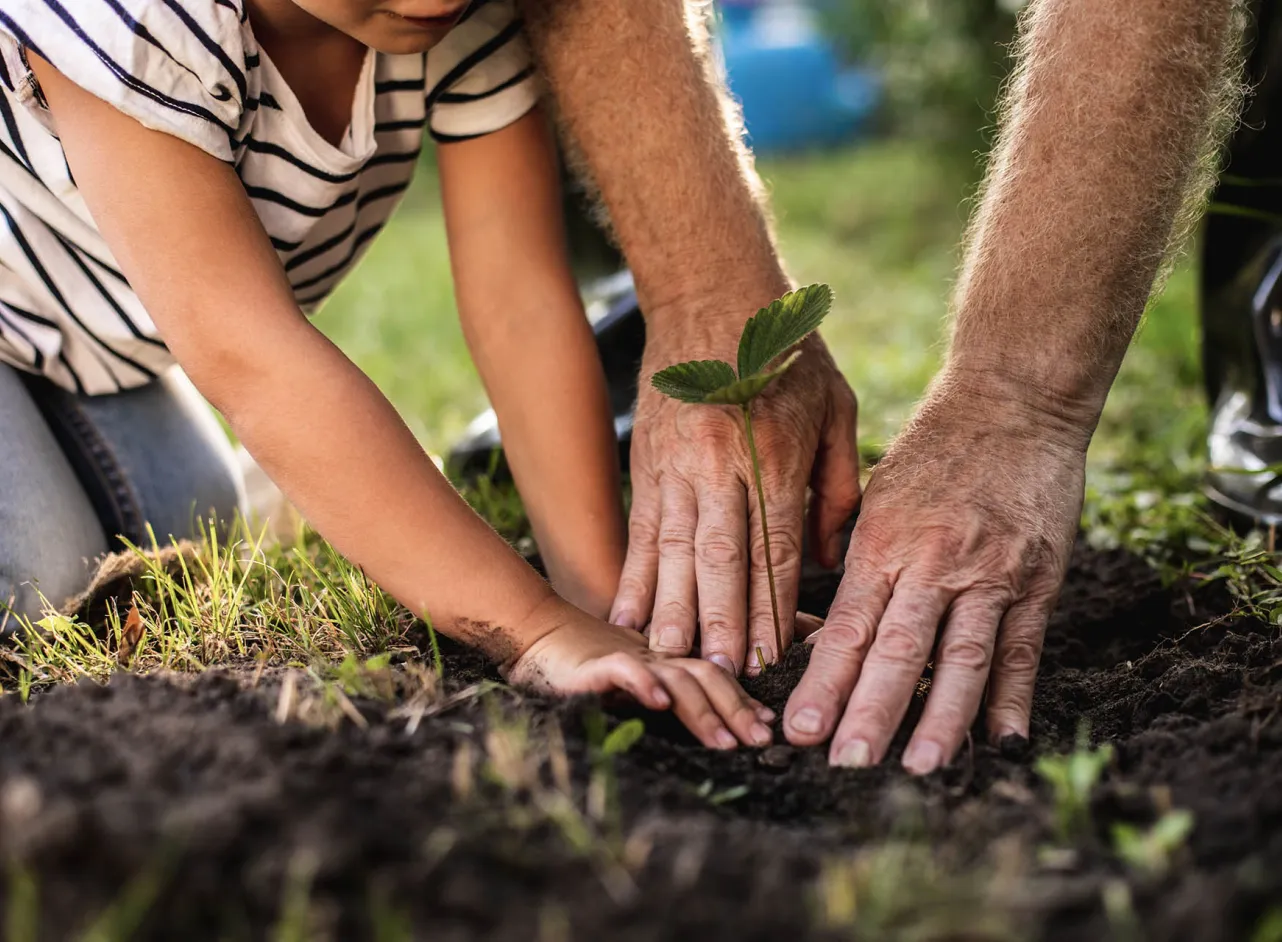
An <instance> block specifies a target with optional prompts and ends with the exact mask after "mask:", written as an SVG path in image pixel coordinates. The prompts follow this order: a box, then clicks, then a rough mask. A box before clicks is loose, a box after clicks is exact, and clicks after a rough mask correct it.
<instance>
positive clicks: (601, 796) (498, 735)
mask: <svg viewBox="0 0 1282 942" xmlns="http://www.w3.org/2000/svg"><path fill="white" fill-rule="evenodd" d="M592 716H593V714H592V713H589V714H588V716H587V718H586V722H587V724H588V727H589V729H588V740H589V750H588V765H589V768H588V781H587V785H586V788H585V789H584V790H583V791H582V792H580V791H579V790H578V789H576V787H575V783H574V781H573V778H572V774H571V763H570V759H569V757H568V755H567V754H566V749H565V740H564V737H563V736H562V734H561V731H560V728H559V726H556V725H552V726H550V727H548V728H547V729H546V730H545V731H542V730H541V731H539V732H537V733H536V732H535V730H534V729H533V728H532V726H531V722H530V717H529V715H528V714H526V713H524V712H521V711H520V710H517V711H513V712H512V713H511V714H508V713H505V712H504V711H503V710H502V708H501V707H500V706H499V705H498V703H497V700H494V699H492V700H491V701H490V705H489V720H488V722H487V728H486V732H485V735H484V738H483V744H484V745H483V748H484V755H483V756H482V757H481V758H480V761H479V762H478V760H477V757H476V756H475V755H474V754H473V751H472V746H471V744H470V743H469V742H467V741H464V742H463V743H461V744H460V746H459V747H458V749H457V750H456V752H455V757H454V769H453V772H452V776H451V777H452V779H453V786H454V793H455V797H456V798H458V799H460V800H462V801H468V800H471V799H473V798H474V796H475V795H476V793H477V781H476V769H477V768H478V766H479V768H480V772H481V783H482V784H490V785H493V786H497V787H498V788H499V789H500V792H501V795H502V796H503V804H502V808H501V812H500V813H501V821H502V823H503V825H504V826H505V828H507V829H510V830H512V831H515V832H516V833H518V834H522V833H526V832H529V831H531V830H534V829H538V828H544V827H547V828H551V829H552V830H553V832H554V833H557V834H559V835H560V837H561V839H562V841H563V843H564V846H565V847H566V848H567V849H568V850H569V851H570V852H571V853H572V854H573V855H574V856H576V857H580V858H582V859H584V860H585V861H587V862H588V863H589V864H590V865H591V866H592V869H593V870H594V871H595V873H596V874H597V876H598V878H599V879H600V880H601V884H602V886H603V887H604V888H605V890H606V892H607V893H608V894H609V895H610V897H611V898H612V899H613V900H615V901H616V902H618V903H624V902H627V901H629V900H631V899H633V898H634V897H635V895H636V893H637V887H636V883H635V881H634V880H633V878H632V874H633V873H634V872H635V871H636V870H637V869H638V868H639V867H641V866H642V865H643V864H644V863H645V860H646V859H648V855H649V850H650V841H649V839H648V838H647V836H646V834H645V833H643V832H642V830H641V829H638V832H637V833H634V834H631V835H625V834H624V833H623V829H622V825H621V816H620V812H619V806H618V796H617V784H616V780H615V775H614V760H615V758H616V757H617V756H619V755H621V754H622V753H623V752H626V751H627V750H628V749H629V748H631V747H632V745H633V744H635V743H636V741H637V740H638V739H639V738H640V736H641V735H642V734H643V733H644V728H643V727H642V726H641V723H640V721H639V720H633V721H628V722H625V723H621V724H619V725H618V726H616V727H615V728H614V729H612V730H610V731H609V732H607V731H606V730H605V721H604V718H603V717H600V718H599V720H593V719H592ZM580 796H581V797H580Z"/></svg>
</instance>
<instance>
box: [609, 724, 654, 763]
mask: <svg viewBox="0 0 1282 942" xmlns="http://www.w3.org/2000/svg"><path fill="white" fill-rule="evenodd" d="M644 735H645V724H644V723H643V722H641V721H640V720H636V719H633V720H624V721H623V722H622V723H620V724H619V725H618V726H616V727H614V729H612V730H610V735H609V736H606V737H605V741H604V742H603V743H601V754H602V755H604V756H621V755H623V754H624V753H625V752H627V751H628V750H629V749H631V748H632V747H633V746H635V745H636V744H637V740H639V739H640V738H641V737H642V736H644Z"/></svg>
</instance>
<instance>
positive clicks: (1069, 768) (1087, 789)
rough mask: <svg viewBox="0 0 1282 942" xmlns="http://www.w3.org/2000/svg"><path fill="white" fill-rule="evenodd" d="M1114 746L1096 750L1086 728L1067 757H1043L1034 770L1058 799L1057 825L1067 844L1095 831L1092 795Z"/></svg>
mask: <svg viewBox="0 0 1282 942" xmlns="http://www.w3.org/2000/svg"><path fill="white" fill-rule="evenodd" d="M1112 761H1113V747H1112V746H1111V745H1109V744H1107V743H1105V744H1104V745H1102V746H1100V747H1099V748H1098V749H1092V748H1091V746H1090V739H1089V736H1088V733H1087V730H1086V727H1085V725H1083V726H1082V728H1080V729H1079V730H1078V731H1077V748H1076V749H1075V750H1074V751H1073V752H1071V753H1069V754H1068V755H1065V756H1042V757H1041V758H1040V759H1038V760H1037V764H1036V765H1035V766H1034V768H1035V769H1036V771H1037V774H1038V775H1040V776H1041V777H1042V778H1043V779H1044V780H1045V781H1046V782H1047V783H1048V784H1049V785H1050V787H1051V791H1052V792H1053V793H1054V796H1055V826H1056V830H1057V831H1058V834H1059V838H1060V840H1061V841H1063V842H1065V843H1069V842H1071V841H1072V840H1073V839H1074V838H1075V837H1077V836H1079V835H1084V834H1086V833H1087V832H1089V831H1090V828H1091V794H1092V792H1094V791H1095V785H1096V784H1097V783H1098V782H1099V780H1100V776H1102V775H1103V774H1104V770H1105V769H1106V768H1107V767H1108V764H1109V763H1110V762H1112Z"/></svg>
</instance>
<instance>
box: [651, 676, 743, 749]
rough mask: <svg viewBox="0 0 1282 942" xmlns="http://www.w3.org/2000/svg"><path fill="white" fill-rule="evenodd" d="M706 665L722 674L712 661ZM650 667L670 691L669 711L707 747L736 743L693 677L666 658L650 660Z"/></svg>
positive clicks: (734, 745)
mask: <svg viewBox="0 0 1282 942" xmlns="http://www.w3.org/2000/svg"><path fill="white" fill-rule="evenodd" d="M695 663H703V662H695ZM708 667H709V668H711V669H712V670H714V671H718V672H720V673H721V674H725V671H722V670H721V668H719V667H717V666H716V665H715V664H708ZM650 669H651V670H652V671H654V673H655V674H656V675H658V676H659V678H660V679H662V681H663V685H664V686H665V687H666V688H667V689H668V693H670V694H672V712H674V713H675V714H676V715H677V719H679V720H680V721H681V722H682V723H683V724H684V725H685V727H686V728H687V729H688V730H690V732H692V733H694V735H695V738H697V739H698V740H699V742H701V743H703V744H704V745H705V746H707V747H708V748H709V749H733V748H735V747H736V746H737V745H739V741H738V740H737V739H736V738H735V735H734V733H732V732H731V731H730V730H729V729H727V728H726V724H725V723H723V722H722V720H721V717H720V716H719V715H718V713H717V711H716V710H715V709H714V708H713V706H712V703H711V702H710V701H709V700H708V695H707V693H706V692H705V691H704V689H703V686H702V685H701V684H700V683H699V682H698V681H697V680H695V679H694V677H692V676H691V675H690V674H689V673H688V672H686V671H683V670H681V668H679V667H677V666H675V664H674V663H673V662H669V661H659V662H656V663H653V664H651V665H650Z"/></svg>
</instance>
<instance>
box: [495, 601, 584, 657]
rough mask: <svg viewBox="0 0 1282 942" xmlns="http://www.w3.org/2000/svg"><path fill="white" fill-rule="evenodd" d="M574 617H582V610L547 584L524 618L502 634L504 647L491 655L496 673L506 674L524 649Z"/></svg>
mask: <svg viewBox="0 0 1282 942" xmlns="http://www.w3.org/2000/svg"><path fill="white" fill-rule="evenodd" d="M576 617H578V618H582V617H583V613H582V612H580V611H579V610H578V609H576V608H575V607H574V606H573V605H571V604H570V603H569V602H567V601H565V599H563V598H561V597H560V596H559V595H557V594H556V593H555V592H553V591H552V589H551V587H548V590H547V593H546V595H545V596H544V597H543V598H542V599H541V600H540V601H539V602H538V603H537V604H536V605H535V606H534V607H533V608H531V609H530V610H529V611H528V612H527V613H526V614H525V615H524V617H522V618H520V619H519V620H517V621H515V622H514V623H513V625H512V628H511V629H510V630H509V631H508V633H507V635H506V641H507V644H506V650H503V651H500V652H494V653H492V654H491V657H492V658H493V659H494V661H495V663H496V664H497V665H498V668H499V672H500V673H501V674H502V675H503V676H504V677H506V676H507V674H508V672H509V671H511V669H512V667H513V666H514V665H515V664H516V662H517V661H519V660H520V659H521V658H522V657H524V656H525V654H526V652H527V651H529V650H530V649H531V648H533V647H534V646H535V645H536V644H538V643H539V642H540V641H542V640H543V639H544V638H546V637H547V636H548V635H550V634H552V633H553V632H554V631H556V630H557V629H558V628H563V627H564V626H565V625H568V624H570V623H571V622H572V621H574V619H575V618H576ZM487 653H490V652H487Z"/></svg>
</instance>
